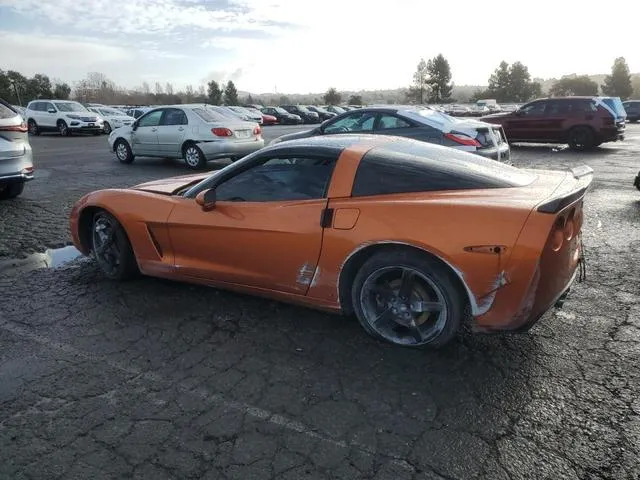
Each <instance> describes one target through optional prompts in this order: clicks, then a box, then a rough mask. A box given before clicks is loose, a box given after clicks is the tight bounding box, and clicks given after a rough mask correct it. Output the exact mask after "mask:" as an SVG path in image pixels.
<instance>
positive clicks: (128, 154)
mask: <svg viewBox="0 0 640 480" xmlns="http://www.w3.org/2000/svg"><path fill="white" fill-rule="evenodd" d="M113 150H114V151H115V153H116V158H117V159H118V161H119V162H120V163H126V164H129V163H133V161H134V160H135V158H136V157H135V156H134V155H133V152H132V151H131V147H130V146H129V144H128V143H127V141H126V140H123V139H122V138H119V139H118V140H116V143H115V145H114V146H113Z"/></svg>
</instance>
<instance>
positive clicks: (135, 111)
mask: <svg viewBox="0 0 640 480" xmlns="http://www.w3.org/2000/svg"><path fill="white" fill-rule="evenodd" d="M150 110H152V108H151V107H135V108H130V109H128V110H127V111H126V112H125V113H126V114H127V115H128V116H130V117H133V118H135V119H138V118H140V117H141V116H142V115H144V114H145V113H147V112H148V111H150Z"/></svg>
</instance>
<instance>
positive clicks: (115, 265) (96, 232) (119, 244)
mask: <svg viewBox="0 0 640 480" xmlns="http://www.w3.org/2000/svg"><path fill="white" fill-rule="evenodd" d="M91 232H92V234H91V251H92V252H93V254H94V255H95V258H96V262H97V263H98V267H100V270H101V271H102V273H104V274H105V276H107V277H108V278H110V279H111V280H127V279H129V278H132V277H134V276H135V275H136V274H138V273H139V270H138V263H137V262H136V257H135V255H134V253H133V248H131V243H130V242H129V239H128V238H127V234H126V233H125V231H124V228H122V225H120V223H119V222H118V221H117V220H116V219H115V218H114V217H113V215H110V214H109V213H107V212H104V211H101V212H98V213H96V214H95V216H94V217H93V226H92V229H91Z"/></svg>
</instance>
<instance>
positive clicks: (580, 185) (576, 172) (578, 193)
mask: <svg viewBox="0 0 640 480" xmlns="http://www.w3.org/2000/svg"><path fill="white" fill-rule="evenodd" d="M570 172H571V175H572V176H573V179H574V180H575V183H574V184H573V185H571V188H570V189H569V190H568V191H567V189H566V187H567V186H568V185H566V184H567V182H566V180H565V181H564V182H562V183H561V184H560V186H559V187H558V188H557V189H556V191H555V192H554V194H553V195H552V196H551V198H550V199H547V200H545V202H544V203H542V204H541V205H539V206H538V208H537V210H538V212H541V213H558V212H559V211H560V210H562V209H563V208H564V207H566V206H567V205H571V204H572V203H573V202H575V201H576V200H578V199H579V198H581V197H583V196H584V194H585V193H586V192H587V190H588V189H589V186H590V185H591V182H592V181H593V168H591V167H589V166H588V165H581V166H579V167H574V168H572V169H570ZM563 187H564V188H563ZM558 190H560V192H559V193H557V192H558Z"/></svg>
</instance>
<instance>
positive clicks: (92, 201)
mask: <svg viewBox="0 0 640 480" xmlns="http://www.w3.org/2000/svg"><path fill="white" fill-rule="evenodd" d="M96 193H97V192H96ZM87 208H93V209H100V210H104V211H105V212H107V213H108V214H109V215H111V216H112V217H113V218H115V219H116V220H117V221H118V223H119V224H120V225H121V226H122V228H123V229H124V231H125V233H126V234H127V236H129V234H128V233H127V229H126V227H125V225H124V223H123V222H122V220H121V219H120V217H119V216H118V214H117V213H116V212H115V211H113V210H112V209H111V208H109V207H108V206H106V205H105V204H104V203H103V202H101V198H100V195H95V193H90V194H88V195H86V196H85V197H83V198H82V199H81V200H80V202H78V210H77V221H78V225H77V228H78V232H77V234H78V240H79V241H80V242H82V236H81V231H80V227H81V225H80V219H81V218H82V214H83V212H84V211H85V210H87ZM131 246H132V248H133V244H132V245H131ZM83 247H86V248H87V251H90V250H91V246H90V245H86V246H84V245H83ZM79 250H80V249H79Z"/></svg>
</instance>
